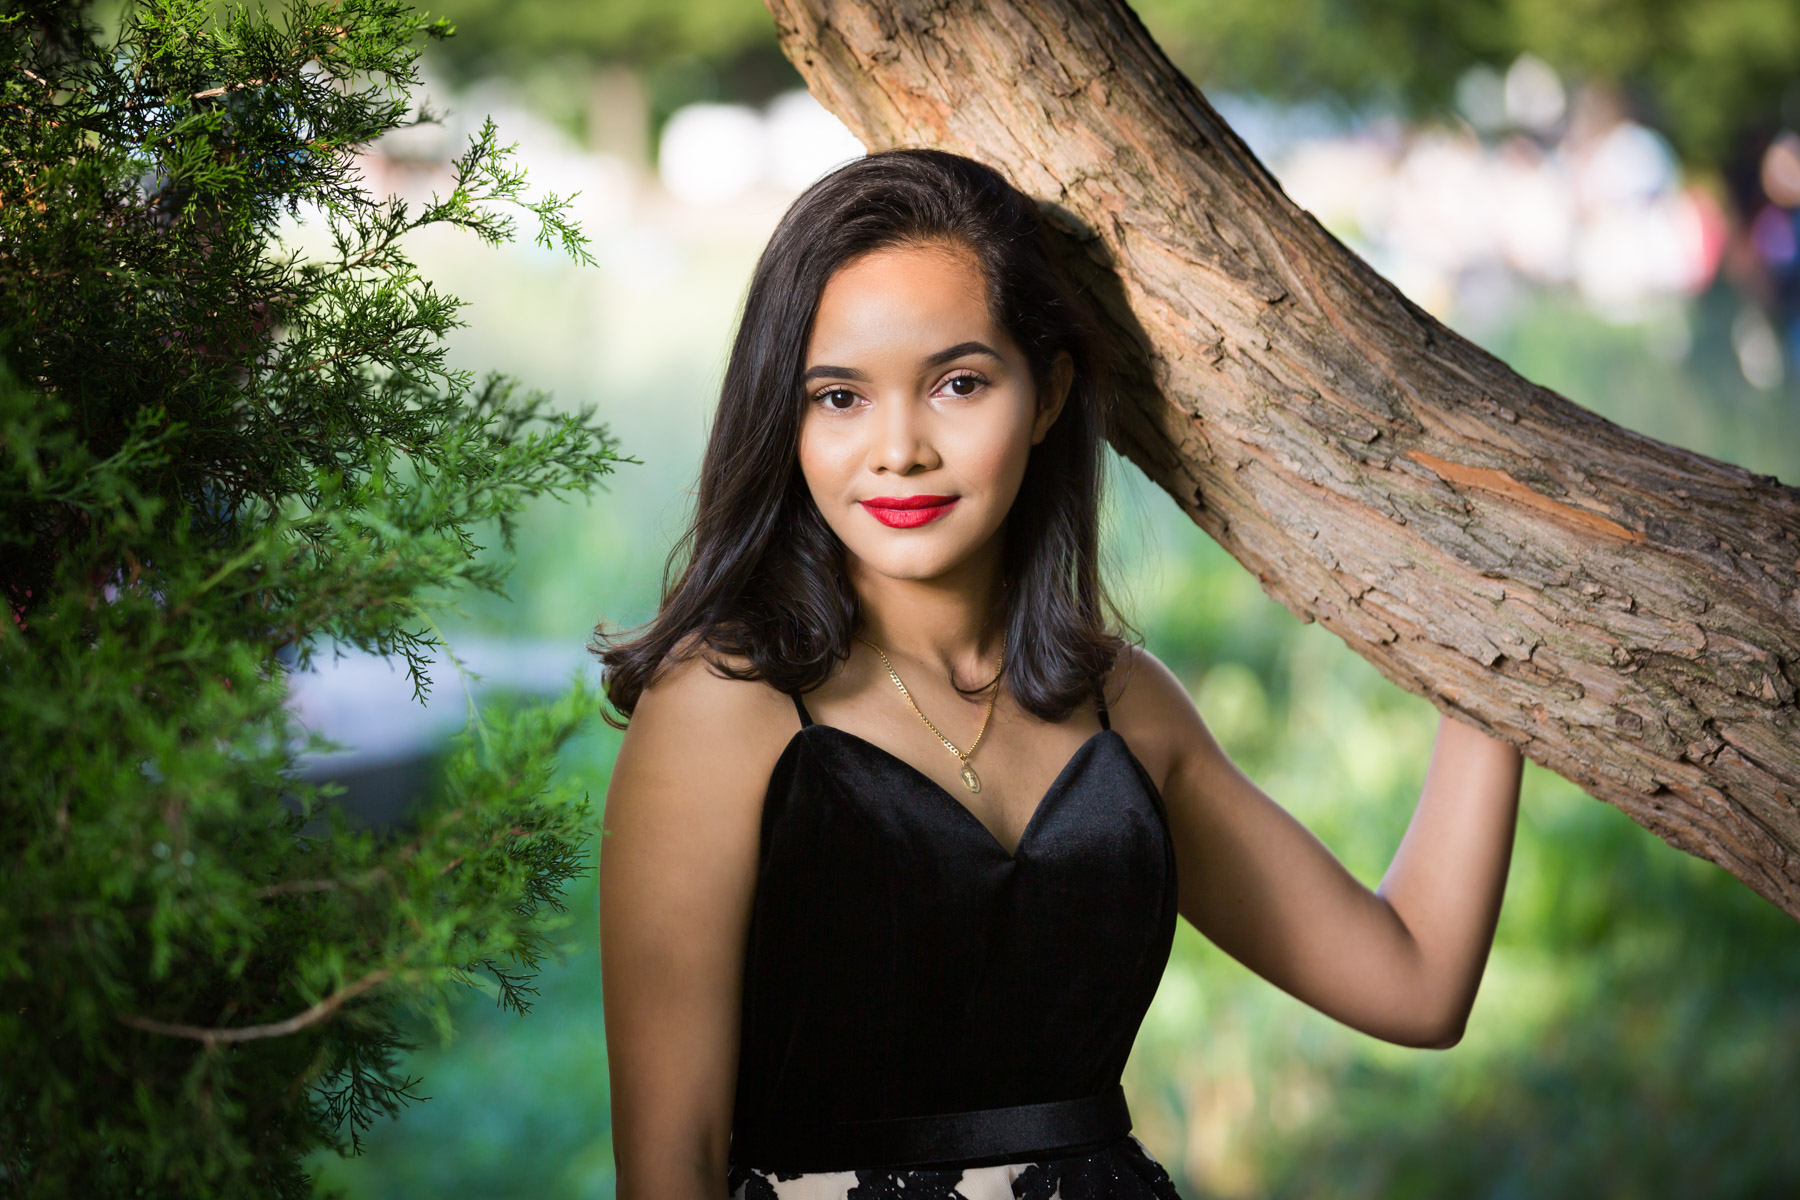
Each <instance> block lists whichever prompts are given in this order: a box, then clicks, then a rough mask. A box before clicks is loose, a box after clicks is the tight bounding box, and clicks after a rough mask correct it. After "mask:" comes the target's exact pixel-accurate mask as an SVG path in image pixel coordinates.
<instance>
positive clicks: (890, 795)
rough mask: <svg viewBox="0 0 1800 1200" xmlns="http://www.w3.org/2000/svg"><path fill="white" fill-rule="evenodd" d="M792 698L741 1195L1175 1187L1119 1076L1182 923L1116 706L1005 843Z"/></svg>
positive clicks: (771, 849) (763, 1199) (766, 900)
mask: <svg viewBox="0 0 1800 1200" xmlns="http://www.w3.org/2000/svg"><path fill="white" fill-rule="evenodd" d="M794 706H795V708H796V710H797V711H798V712H799V715H800V724H801V728H800V729H799V730H798V731H797V732H796V733H795V734H794V736H793V738H792V739H791V740H790V741H789V742H788V745H787V747H786V749H785V750H784V751H783V752H782V755H781V758H780V759H779V760H778V761H777V762H776V764H775V769H774V771H773V772H772V774H771V776H770V780H769V790H768V796H767V798H766V800H765V802H764V807H763V814H762V832H761V847H760V859H759V866H758V873H757V881H756V893H755V900H754V903H753V907H752V911H751V917H750V930H749V940H748V944H747V949H746V958H745V965H744V991H743V1014H742V1015H743V1023H742V1035H741V1043H740V1051H739V1060H738V1074H737V1093H736V1108H735V1114H734V1119H733V1125H732V1142H731V1159H730V1174H729V1186H730V1191H731V1194H732V1197H733V1198H734V1200H844V1198H845V1197H848V1200H889V1198H898V1197H902V1196H904V1197H906V1198H908V1200H956V1197H957V1196H959V1195H960V1196H961V1197H965V1198H966V1200H1008V1198H1016V1200H1026V1198H1030V1200H1050V1198H1051V1197H1053V1196H1058V1195H1059V1194H1060V1200H1089V1198H1091V1197H1134V1198H1139V1197H1141V1198H1149V1197H1155V1198H1158V1200H1178V1193H1177V1192H1176V1190H1175V1187H1174V1185H1173V1183H1171V1182H1170V1179H1169V1176H1168V1174H1167V1173H1166V1172H1165V1171H1164V1170H1163V1168H1162V1167H1161V1166H1160V1165H1158V1164H1157V1163H1156V1161H1155V1160H1154V1159H1152V1158H1151V1157H1150V1156H1149V1154H1147V1153H1146V1152H1145V1150H1144V1148H1143V1147H1142V1145H1141V1144H1140V1143H1139V1142H1138V1141H1137V1139H1136V1138H1134V1137H1132V1136H1131V1135H1130V1130H1131V1117H1130V1114H1129V1112H1127V1110H1126V1106H1125V1098H1124V1093H1123V1092H1122V1091H1121V1090H1120V1088H1119V1077H1120V1074H1121V1072H1122V1071H1123V1069H1124V1066H1125V1060H1126V1057H1127V1055H1128V1054H1129V1053H1130V1051H1131V1044H1132V1040H1133V1039H1134V1038H1135V1037H1136V1035H1137V1031H1138V1026H1139V1025H1140V1024H1141V1023H1142V1021H1143V1018H1144V1013H1145V1010H1146V1009H1147V1008H1148V1007H1149V1005H1150V999H1151V997H1152V996H1153V995H1154V994H1155V991H1156V987H1157V983H1158V982H1159V980H1160V979H1161V977H1162V972H1163V968H1164V966H1165V965H1166V964H1167V962H1168V957H1169V948H1170V945H1171V943H1172V940H1173V938H1174V934H1175V917H1176V908H1175V902H1176V897H1175V851H1174V846H1173V844H1172V842H1171V839H1170V837H1169V829H1168V819H1167V815H1166V813H1165V812H1164V809H1163V802H1162V797H1161V795H1160V794H1159V793H1158V791H1157V788H1156V784H1155V782H1154V781H1153V780H1152V779H1151V778H1150V776H1149V774H1148V773H1147V772H1146V771H1145V770H1144V767H1143V765H1142V764H1141V763H1139V762H1138V760H1137V757H1136V756H1135V755H1134V754H1132V752H1131V748H1130V747H1129V746H1127V745H1126V743H1125V739H1124V738H1123V737H1121V736H1120V735H1119V734H1118V733H1117V732H1115V731H1114V730H1113V729H1112V726H1111V723H1110V721H1109V720H1108V719H1107V714H1106V710H1105V708H1104V706H1101V707H1100V710H1099V715H1100V722H1101V726H1102V728H1101V730H1100V731H1099V732H1098V733H1096V734H1094V736H1092V737H1091V738H1089V739H1088V740H1087V741H1086V742H1084V743H1083V744H1082V746H1081V748H1080V749H1078V750H1077V751H1076V752H1075V754H1074V756H1073V757H1072V758H1071V759H1070V760H1069V761H1068V763H1067V765H1065V766H1064V767H1063V769H1062V771H1061V773H1059V774H1058V775H1057V777H1056V779H1055V781H1054V782H1052V783H1051V785H1050V789H1049V791H1047V792H1046V793H1045V794H1044V796H1043V797H1042V799H1041V800H1040V801H1039V803H1038V806H1037V809H1036V810H1035V811H1034V812H1033V814H1032V816H1031V819H1030V821H1029V822H1028V823H1027V825H1026V827H1025V832H1024V834H1023V835H1022V836H1021V837H1020V839H1019V844H1018V847H1017V848H1016V851H1015V853H1013V854H1010V855H1009V854H1008V853H1007V852H1006V850H1005V848H1004V847H1003V846H1001V844H1000V843H999V841H998V840H997V839H996V838H995V837H994V836H993V834H992V833H990V832H989V831H988V829H987V827H986V826H985V825H983V824H982V823H981V821H980V820H979V819H978V818H977V817H976V816H975V814H974V813H973V812H972V811H970V810H969V809H968V808H967V807H965V806H964V805H963V803H962V802H961V801H960V800H958V799H957V798H955V797H954V796H952V795H951V794H950V793H949V792H947V791H945V790H944V789H943V788H942V787H940V786H939V785H938V784H937V783H936V782H934V781H933V780H932V779H930V778H929V777H928V776H926V775H925V774H924V773H922V772H921V771H919V770H918V769H917V768H916V767H913V766H912V765H910V764H909V763H907V762H905V761H903V760H901V759H900V758H897V757H896V756H894V755H893V754H890V753H889V752H887V751H885V750H883V749H881V748H880V747H879V746H876V745H875V744H874V743H872V742H868V741H865V740H864V739H862V738H859V737H857V736H856V735H855V734H852V733H848V732H846V731H844V730H842V729H837V728H834V727H832V726H829V725H818V724H815V723H814V722H813V721H812V718H811V717H810V716H809V715H808V714H807V711H806V706H805V705H804V704H803V703H802V702H801V701H800V699H799V697H795V698H794Z"/></svg>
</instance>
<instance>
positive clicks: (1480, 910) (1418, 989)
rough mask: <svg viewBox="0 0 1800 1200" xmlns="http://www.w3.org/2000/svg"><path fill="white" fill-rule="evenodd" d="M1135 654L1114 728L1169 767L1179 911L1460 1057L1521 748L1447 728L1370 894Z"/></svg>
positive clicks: (1257, 960)
mask: <svg viewBox="0 0 1800 1200" xmlns="http://www.w3.org/2000/svg"><path fill="white" fill-rule="evenodd" d="M1132 658H1133V662H1132V663H1131V664H1129V665H1127V666H1126V667H1125V668H1124V670H1123V671H1122V672H1121V673H1122V674H1123V675H1124V676H1125V677H1126V680H1125V683H1124V686H1123V689H1122V694H1121V697H1120V700H1119V703H1118V706H1117V707H1118V710H1119V711H1118V716H1117V720H1118V722H1119V723H1120V725H1121V730H1122V732H1123V733H1124V734H1125V736H1126V738H1127V739H1128V740H1131V741H1132V743H1133V745H1134V746H1135V745H1137V744H1138V740H1139V739H1141V740H1142V741H1143V743H1144V744H1145V746H1146V751H1147V752H1148V754H1149V756H1150V758H1153V759H1155V760H1156V764H1157V765H1154V766H1153V765H1151V762H1150V761H1149V760H1148V759H1147V760H1146V766H1147V767H1149V768H1150V769H1151V771H1152V773H1153V774H1155V773H1156V772H1157V771H1158V769H1159V767H1160V769H1161V771H1162V775H1161V778H1162V790H1163V798H1164V801H1165V804H1166V806H1167V808H1168V813H1169V824H1170V829H1171V831H1172V833H1173V834H1174V838H1175V847H1176V862H1177V868H1178V870H1179V872H1180V890H1181V896H1180V908H1181V913H1182V915H1183V916H1185V917H1186V918H1187V919H1188V920H1189V921H1190V922H1192V923H1193V925H1194V926H1195V927H1196V928H1198V929H1199V930H1200V932H1202V933H1204V934H1205V935H1206V936H1207V937H1209V938H1211V939H1212V940H1213V941H1214V942H1215V943H1217V944H1218V945H1219V946H1220V947H1221V948H1222V949H1224V950H1225V951H1226V952H1227V953H1228V954H1230V955H1231V956H1232V957H1233V958H1235V959H1237V960H1238V961H1239V962H1241V963H1243V964H1244V965H1245V966H1247V967H1249V968H1250V969H1251V970H1253V971H1255V972H1256V973H1257V974H1259V975H1261V976H1262V977H1263V978H1265V979H1267V980H1269V981H1270V982H1271V983H1273V984H1275V985H1276V986H1277V987H1279V988H1281V989H1282V990H1284V991H1286V992H1288V993H1290V994H1292V995H1294V996H1296V997H1298V998H1299V999H1301V1000H1304V1001H1305V1002H1306V1003H1308V1004H1310V1005H1312V1006H1313V1007H1314V1008H1317V1009H1318V1010H1320V1011H1321V1012H1324V1013H1326V1014H1327V1015H1329V1016H1331V1017H1335V1018H1336V1019H1337V1020H1339V1021H1342V1022H1343V1023H1344V1024H1346V1025H1349V1026H1351V1027H1353V1028H1356V1029H1359V1030H1362V1031H1363V1032H1365V1033H1368V1034H1371V1035H1373V1036H1375V1037H1379V1038H1383V1039H1385V1040H1387V1041H1390V1042H1397V1043H1400V1044H1401V1045H1406V1046H1420V1047H1433V1048H1443V1047H1448V1046H1453V1045H1455V1044H1456V1042H1457V1041H1458V1040H1460V1039H1461V1037H1462V1032H1463V1027H1464V1024H1465V1023H1466V1022H1467V1020H1468V1016H1469V1010H1470V1008H1471V1007H1472V1006H1473V1005H1474V1003H1475V992H1476V989H1477V987H1478V986H1479V985H1480V982H1481V974H1482V970H1483V968H1484V967H1485V965H1486V963H1487V955H1488V949H1489V947H1490V946H1491V945H1492V943H1493V937H1494V926H1495V923H1496V921H1497V920H1498V918H1499V913H1500V899H1501V896H1502V894H1503V892H1504V891H1505V887H1506V871H1507V865H1508V863H1509V860H1510V859H1511V856H1512V842H1513V829H1514V825H1515V823H1516V820H1517V814H1518V799H1519V777H1520V771H1521V767H1522V760H1521V758H1520V755H1519V752H1518V751H1517V750H1515V749H1513V748H1512V747H1511V746H1509V745H1507V744H1506V743H1504V742H1501V741H1497V740H1495V739H1493V738H1490V737H1488V736H1486V735H1485V734H1483V733H1481V732H1479V731H1477V730H1475V729H1473V728H1471V727H1470V726H1467V725H1464V724H1462V723H1460V722H1458V721H1453V720H1450V719H1449V718H1443V719H1441V720H1440V722H1439V725H1438V735H1437V744H1436V747H1435V748H1434V749H1433V751H1432V755H1431V764H1430V767H1429V768H1428V770H1427V772H1426V777H1425V786H1424V789H1423V792H1422V794H1421V795H1420V797H1419V804H1418V808H1417V809H1416V810H1415V812H1414V813H1413V818H1412V823H1411V824H1410V825H1409V826H1408V827H1407V831H1406V835H1405V837H1404V838H1402V839H1401V842H1400V846H1399V849H1398V850H1397V851H1396V852H1395V854H1394V858H1393V861H1392V863H1391V864H1390V865H1389V867H1388V870H1387V874H1386V875H1385V876H1383V878H1382V881H1381V884H1380V886H1379V887H1377V888H1376V889H1374V890H1373V891H1371V890H1370V889H1369V888H1367V887H1365V886H1363V884H1362V883H1360V882H1359V881H1358V880H1357V879H1356V877H1355V876H1353V875H1351V874H1350V872H1349V871H1348V870H1347V869H1346V868H1345V867H1344V865H1343V864H1342V863H1340V862H1339V861H1338V860H1337V858H1336V857H1335V856H1334V855H1333V854H1332V853H1331V851H1330V850H1329V849H1327V848H1326V847H1325V845H1324V844H1323V843H1322V842H1320V841H1319V839H1318V838H1316V837H1314V836H1313V835H1312V834H1311V833H1310V832H1309V831H1308V830H1307V829H1306V827H1305V826H1303V825H1301V824H1300V822H1299V821H1297V820H1295V819H1294V818H1293V817H1292V816H1290V815H1289V814H1288V813H1287V812H1286V810H1284V809H1283V808H1281V806H1280V805H1278V804H1276V803H1275V802H1274V801H1273V800H1271V799H1270V798H1269V797H1268V796H1267V795H1265V794H1264V793H1263V791H1262V790H1261V789H1260V788H1258V787H1257V786H1256V785H1255V784H1254V783H1252V782H1251V781H1250V780H1249V779H1247V778H1245V776H1244V774H1243V772H1241V771H1239V770H1238V769H1237V767H1236V766H1235V765H1233V764H1232V762H1231V760H1230V759H1229V758H1227V757H1226V756H1225V752H1224V751H1223V750H1222V749H1220V747H1219V744H1218V742H1217V741H1216V740H1214V738H1213V736H1212V733H1211V732H1210V731H1209V730H1208V729H1207V728H1206V725H1205V723H1204V722H1203V721H1202V720H1201V718H1200V714H1199V712H1198V711H1197V710H1196V709H1195V708H1194V704H1193V701H1192V699H1191V698H1190V697H1189V696H1188V694H1187V690H1186V689H1185V688H1184V687H1182V685H1181V683H1180V682H1179V681H1178V680H1176V679H1175V677H1174V676H1173V675H1171V674H1170V673H1169V671H1168V669H1167V668H1166V667H1164V666H1163V665H1162V664H1161V663H1160V662H1157V661H1156V659H1155V658H1154V657H1152V656H1151V655H1149V654H1147V653H1144V652H1141V651H1139V652H1134V654H1133V656H1132Z"/></svg>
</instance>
